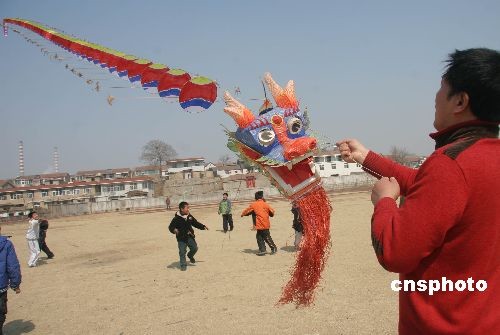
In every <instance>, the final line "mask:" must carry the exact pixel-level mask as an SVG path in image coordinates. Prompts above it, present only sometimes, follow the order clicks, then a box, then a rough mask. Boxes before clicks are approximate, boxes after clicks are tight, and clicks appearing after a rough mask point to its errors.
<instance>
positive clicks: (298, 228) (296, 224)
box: [292, 202, 304, 250]
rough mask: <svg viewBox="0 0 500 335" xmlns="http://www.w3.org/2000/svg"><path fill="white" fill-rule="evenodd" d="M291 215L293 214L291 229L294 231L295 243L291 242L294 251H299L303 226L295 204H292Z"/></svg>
mask: <svg viewBox="0 0 500 335" xmlns="http://www.w3.org/2000/svg"><path fill="white" fill-rule="evenodd" d="M292 213H293V224H292V228H293V229H294V230H295V241H294V242H293V245H294V246H295V250H299V248H300V242H301V241H302V234H303V233H304V226H303V225H302V219H301V217H300V211H299V206H298V205H297V203H295V202H294V203H293V204H292Z"/></svg>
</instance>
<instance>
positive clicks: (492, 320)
mask: <svg viewBox="0 0 500 335" xmlns="http://www.w3.org/2000/svg"><path fill="white" fill-rule="evenodd" d="M456 129H457V127H454V128H453V129H451V131H456ZM447 132H450V130H445V131H443V132H440V133H436V134H433V135H434V136H433V137H434V138H440V137H441V138H442V137H443V136H445V137H446V133H447ZM431 136H432V135H431ZM465 138H467V137H465ZM458 141H463V138H462V139H458ZM457 143H458V142H457V141H455V142H453V143H452V144H447V145H445V146H443V147H441V148H439V149H437V150H436V151H435V152H434V153H433V154H432V155H431V156H430V157H429V158H428V159H427V160H426V161H425V162H424V164H423V165H422V166H421V167H420V169H419V170H414V169H410V168H406V167H403V166H401V165H398V164H396V163H394V162H392V161H390V160H388V159H385V158H382V157H381V156H379V155H377V154H374V153H373V152H370V153H369V154H368V156H367V157H366V159H365V161H364V163H363V165H364V166H365V167H366V168H367V169H369V170H372V171H375V172H378V173H380V174H381V175H382V176H386V177H395V178H396V179H397V181H398V182H399V184H400V187H401V193H402V195H405V196H406V199H405V202H404V205H403V206H402V207H401V208H398V206H397V205H396V202H395V201H394V200H393V199H392V198H383V199H381V200H380V201H379V202H378V203H377V204H376V206H375V210H374V213H373V217H372V240H373V245H374V248H375V251H376V254H377V258H378V260H379V262H380V264H381V265H382V266H383V267H384V268H385V269H387V270H388V271H392V272H398V273H400V280H401V282H403V281H404V280H405V279H411V280H414V281H415V282H417V281H418V280H426V281H427V282H428V281H429V280H439V281H440V282H441V280H442V277H446V279H448V280H451V281H453V282H456V281H457V280H464V281H467V279H468V278H472V279H473V280H474V281H475V282H477V281H478V280H485V281H486V282H487V284H488V286H487V289H486V290H485V291H483V292H479V291H477V290H476V287H475V285H474V286H473V288H474V291H473V292H469V291H468V289H467V288H466V289H465V290H464V291H462V292H459V291H457V290H454V291H452V292H449V291H448V292H442V291H439V292H435V293H434V295H429V293H428V291H426V292H419V291H418V290H417V291H415V292H404V291H403V290H401V291H400V292H399V332H400V334H426V335H429V334H468V335H470V334H481V335H485V334H499V333H500V140H499V139H498V138H483V139H480V140H477V141H476V142H474V143H473V144H471V145H468V146H465V148H464V147H462V148H461V150H459V152H458V154H457V152H456V150H455V152H453V151H454V150H447V149H450V148H451V149H456V148H457V146H456V144H457ZM454 145H455V147H454V148H452V146H454ZM450 153H451V154H450Z"/></svg>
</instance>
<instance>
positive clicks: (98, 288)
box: [2, 192, 398, 335]
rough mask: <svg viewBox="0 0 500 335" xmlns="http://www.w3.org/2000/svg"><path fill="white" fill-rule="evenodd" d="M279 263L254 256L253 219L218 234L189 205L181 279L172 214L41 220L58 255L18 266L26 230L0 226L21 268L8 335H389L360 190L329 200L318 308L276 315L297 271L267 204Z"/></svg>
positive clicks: (286, 234)
mask: <svg viewBox="0 0 500 335" xmlns="http://www.w3.org/2000/svg"><path fill="white" fill-rule="evenodd" d="M270 203H271V205H272V206H273V207H274V208H275V209H276V211H277V214H276V216H275V217H274V218H273V219H272V230H271V234H272V237H273V239H274V241H275V242H276V244H277V245H278V248H279V252H278V253H277V254H276V255H266V256H263V257H258V256H256V255H255V251H256V249H257V243H256V240H255V232H253V231H251V230H250V228H251V219H250V218H249V217H244V218H240V217H239V213H241V210H242V209H243V207H244V205H243V204H237V205H235V206H234V207H235V208H234V209H233V213H235V215H234V218H235V230H234V231H233V232H231V234H224V233H223V232H222V231H221V229H222V222H221V219H220V217H219V216H218V215H217V209H216V208H215V206H214V207H203V208H196V207H192V208H191V213H192V214H193V215H194V216H195V217H196V218H197V219H198V220H199V221H200V222H202V223H204V224H206V225H207V226H208V227H209V228H210V230H209V231H198V230H197V231H196V233H197V242H198V246H199V252H198V254H197V255H196V260H197V262H196V264H194V265H189V266H188V270H187V271H186V272H181V271H180V270H179V259H178V249H177V242H176V240H175V237H174V235H171V234H170V233H169V232H168V230H167V226H168V224H169V223H170V219H171V217H172V216H173V214H174V211H171V212H153V213H151V212H149V213H143V214H137V213H134V214H132V213H109V214H101V215H88V216H81V217H69V218H61V219H57V220H51V221H50V229H49V230H48V234H47V243H48V245H49V247H50V248H51V249H52V251H53V252H54V253H55V255H56V257H55V258H54V259H52V260H46V259H45V254H43V257H42V260H41V262H40V265H39V266H38V267H36V268H28V267H27V264H26V263H27V244H26V240H25V237H24V236H25V230H26V225H27V223H20V224H19V223H18V224H10V225H9V224H7V225H5V224H4V225H3V226H2V234H3V235H13V236H12V238H11V239H12V241H13V242H14V245H15V247H16V251H17V254H18V258H19V260H20V262H21V270H22V274H23V283H22V285H21V290H22V292H21V294H19V295H16V294H15V293H14V292H13V291H9V313H8V314H7V320H6V323H5V326H4V333H5V334H10V335H12V334H25V333H29V334H58V335H59V334H238V335H243V334H310V335H312V334H395V333H397V317H398V312H397V294H396V293H394V292H392V291H391V289H390V282H391V280H393V279H394V278H396V277H397V275H396V274H393V273H388V272H386V271H385V270H383V269H382V268H381V267H380V266H379V265H378V263H377V261H376V258H375V255H374V253H373V250H372V247H371V239H370V229H369V227H370V216H371V213H372V205H371V202H370V195H369V193H367V192H355V193H346V194H338V195H334V196H333V198H332V203H333V206H334V212H333V216H332V220H331V224H332V225H331V227H332V229H331V230H332V242H333V246H332V253H331V255H330V258H329V261H328V265H327V268H326V269H325V271H324V273H323V279H322V281H321V287H320V288H319V289H318V290H317V295H316V303H315V305H314V306H312V307H308V308H299V309H297V308H295V306H293V305H287V306H279V307H277V306H275V303H276V302H277V300H278V298H279V296H280V292H281V288H282V286H283V285H284V284H285V283H286V282H287V280H288V278H289V270H290V267H291V265H292V264H293V262H294V252H293V248H292V247H291V246H293V230H292V228H291V224H292V215H291V213H290V204H289V203H288V202H284V201H272V202H270Z"/></svg>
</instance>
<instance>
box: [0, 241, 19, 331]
mask: <svg viewBox="0 0 500 335" xmlns="http://www.w3.org/2000/svg"><path fill="white" fill-rule="evenodd" d="M20 285H21V268H20V266H19V260H18V259H17V255H16V249H14V245H13V244H12V242H11V241H10V240H8V239H7V237H5V236H0V335H2V334H3V332H2V329H3V324H4V322H5V315H6V314H7V291H8V289H9V287H10V288H11V289H13V290H14V291H15V292H16V294H19V293H21V289H20V287H19V286H20Z"/></svg>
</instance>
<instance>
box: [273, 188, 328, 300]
mask: <svg viewBox="0 0 500 335" xmlns="http://www.w3.org/2000/svg"><path fill="white" fill-rule="evenodd" d="M297 204H298V207H299V211H300V217H301V219H302V225H303V227H304V235H303V237H302V242H301V244H300V250H299V251H298V253H297V255H296V262H295V266H294V268H293V270H292V271H293V274H292V278H291V279H290V280H289V281H288V283H287V284H286V286H285V288H284V289H283V292H282V295H281V298H280V300H279V302H278V303H279V304H286V303H290V302H293V303H295V304H296V305H297V306H301V305H302V306H309V305H310V304H311V303H312V302H313V301H314V290H315V289H316V287H317V286H318V283H319V280H320V279H321V272H322V271H323V269H324V267H325V264H326V261H327V259H328V255H329V253H330V243H329V242H330V201H329V199H328V196H327V195H326V192H325V190H324V189H323V188H322V187H320V188H317V189H315V190H313V191H312V192H310V193H308V194H306V195H305V196H303V197H302V198H300V199H299V200H297Z"/></svg>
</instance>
